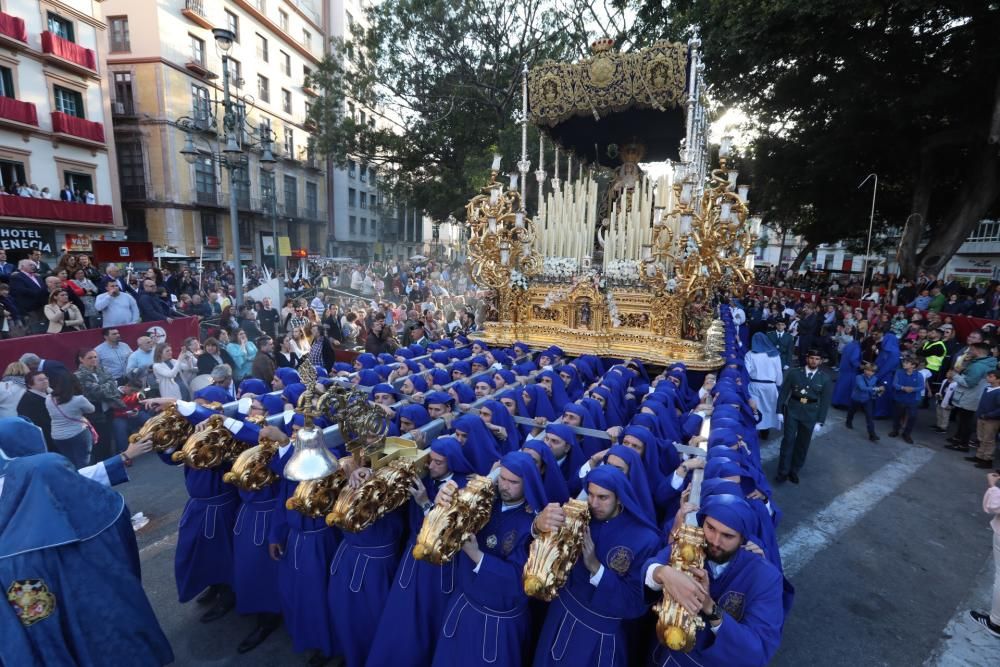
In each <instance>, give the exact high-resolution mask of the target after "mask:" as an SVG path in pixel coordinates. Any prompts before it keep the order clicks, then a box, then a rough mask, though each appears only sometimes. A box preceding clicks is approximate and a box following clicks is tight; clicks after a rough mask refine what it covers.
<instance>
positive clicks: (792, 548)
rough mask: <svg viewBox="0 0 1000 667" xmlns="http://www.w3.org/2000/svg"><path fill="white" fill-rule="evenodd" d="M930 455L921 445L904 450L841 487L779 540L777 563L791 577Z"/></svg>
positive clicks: (930, 452)
mask: <svg viewBox="0 0 1000 667" xmlns="http://www.w3.org/2000/svg"><path fill="white" fill-rule="evenodd" d="M933 457H934V452H933V451H932V450H930V449H924V448H923V447H915V448H912V449H907V450H904V451H903V453H902V454H900V455H899V456H898V457H897V458H896V459H895V460H894V461H892V462H891V463H888V464H886V465H884V466H882V467H881V468H879V469H878V470H876V471H875V472H873V473H872V474H871V475H869V476H868V477H867V478H865V479H864V480H863V481H861V482H859V483H858V484H855V485H854V486H853V487H851V488H850V489H848V490H847V491H844V492H843V493H841V494H840V495H839V496H837V497H836V498H834V499H833V500H832V501H830V503H829V504H828V505H827V506H826V507H824V508H823V509H822V510H820V511H819V512H818V513H816V515H815V516H813V517H812V519H810V520H809V521H807V522H804V523H801V524H799V525H798V526H797V527H796V528H795V530H793V531H792V532H790V533H789V534H788V535H786V536H785V539H783V540H781V545H780V549H781V563H782V565H783V566H784V569H785V576H786V577H789V578H792V577H794V576H795V575H796V574H798V573H799V571H801V570H802V568H803V567H805V566H806V564H808V563H809V561H810V560H812V558H813V556H815V555H816V554H817V553H819V552H820V551H821V550H822V549H823V548H825V547H826V546H827V545H828V544H829V543H830V542H832V541H833V540H834V539H836V537H837V536H838V535H840V534H842V533H843V532H844V531H846V530H848V529H849V528H851V527H852V526H853V525H854V524H855V523H857V522H858V521H859V520H860V519H861V518H862V517H863V516H864V515H865V514H867V513H868V512H869V511H870V510H871V509H872V508H873V507H875V506H876V505H877V504H878V503H879V502H881V501H882V499H883V498H885V497H886V496H888V495H889V494H891V493H892V492H894V491H895V490H896V489H897V488H899V486H900V485H901V484H902V483H903V482H905V481H906V480H907V479H909V478H910V477H911V476H912V475H913V474H914V473H915V472H917V471H918V470H919V469H920V468H921V467H922V466H923V465H924V464H925V463H927V462H928V461H930V460H931V458H933Z"/></svg>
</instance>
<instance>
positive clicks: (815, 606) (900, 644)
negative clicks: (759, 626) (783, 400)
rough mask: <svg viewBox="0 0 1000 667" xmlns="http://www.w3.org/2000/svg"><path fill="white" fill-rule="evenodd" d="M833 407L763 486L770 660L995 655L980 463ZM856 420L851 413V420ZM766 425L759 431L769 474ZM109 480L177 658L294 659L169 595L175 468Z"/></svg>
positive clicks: (921, 434) (282, 636)
mask: <svg viewBox="0 0 1000 667" xmlns="http://www.w3.org/2000/svg"><path fill="white" fill-rule="evenodd" d="M843 419H844V413H842V412H837V411H833V412H832V415H831V418H830V419H829V424H830V429H829V431H828V432H826V433H824V434H822V435H821V436H819V437H818V438H815V439H814V440H813V444H812V448H811V449H810V452H809V459H808V462H807V463H806V467H805V468H804V470H803V472H802V473H801V484H799V485H794V484H791V483H785V484H783V485H780V486H777V487H776V488H775V496H776V501H777V504H778V506H779V507H780V508H781V509H782V510H783V512H784V517H783V519H782V522H781V524H780V526H779V540H780V542H781V548H782V558H783V560H784V564H785V568H786V574H787V576H788V577H789V578H790V580H791V581H792V583H793V584H794V585H795V587H796V598H795V605H794V608H793V609H792V613H791V616H790V617H789V618H788V619H787V621H786V624H785V628H784V638H783V641H782V645H781V648H780V650H779V651H778V654H777V656H776V657H775V659H774V661H773V663H772V664H774V665H779V666H787V667H802V666H803V665H810V667H819V666H823V665H831V666H833V665H838V666H839V665H844V664H854V665H865V666H877V665H892V666H897V665H898V666H907V667H911V666H914V665H925V666H931V667H939V666H940V667H960V666H961V667H986V666H988V665H1000V639H996V638H993V637H991V636H989V635H987V634H986V633H985V632H984V631H982V630H981V629H979V628H978V627H977V626H975V625H974V624H972V623H971V621H970V620H969V618H968V614H967V611H968V609H969V608H970V606H976V607H978V608H981V609H982V608H986V607H987V606H988V604H989V595H990V587H991V585H992V575H993V563H992V550H991V533H990V528H989V525H988V517H987V516H986V515H984V514H983V513H982V509H981V499H982V494H983V491H984V490H985V472H986V471H983V470H980V469H977V468H975V467H973V466H972V465H971V464H970V463H968V462H966V461H965V460H964V456H963V455H962V454H959V453H956V452H952V451H949V450H946V449H943V447H942V444H943V440H942V438H941V437H940V436H938V435H937V434H935V433H933V432H932V431H930V430H929V429H928V428H926V426H929V425H930V424H931V423H932V415H931V413H930V411H929V410H927V411H921V415H920V421H921V426H919V427H918V429H917V431H916V432H915V434H914V437H915V440H916V443H915V444H914V445H907V444H906V443H904V442H903V441H902V440H898V439H890V438H888V436H887V433H888V431H889V430H890V429H889V426H890V425H889V423H888V422H885V421H881V422H878V429H879V432H880V434H881V436H882V440H881V441H880V442H878V443H871V442H869V441H868V440H867V437H866V435H865V433H864V430H863V419H862V420H858V421H857V422H856V424H855V427H856V428H855V430H853V431H850V430H847V429H846V428H845V427H844V426H843ZM858 425H860V426H861V428H860V429H858V428H857V427H858ZM778 444H779V437H778V436H777V435H775V434H774V433H772V438H771V439H770V440H769V441H768V442H767V443H765V445H764V447H763V449H762V452H763V457H764V459H765V461H766V462H767V463H766V464H765V468H766V470H767V471H768V474H769V475H770V476H772V477H773V472H774V461H775V458H776V456H777V449H778ZM132 480H133V481H132V482H130V483H128V484H126V485H123V486H120V487H118V488H119V489H120V490H121V491H122V493H123V494H124V495H125V498H126V500H127V501H128V504H129V507H130V509H131V510H132V512H138V511H142V512H143V513H145V514H146V516H148V517H149V518H150V519H151V521H150V523H149V525H148V526H146V527H145V528H143V529H142V530H140V531H139V533H138V539H139V547H140V552H141V558H142V566H143V581H144V584H145V588H146V591H147V593H148V595H149V597H150V599H151V601H152V603H153V607H154V609H155V610H156V613H157V616H158V617H159V620H160V624H161V625H162V626H163V629H164V631H165V632H166V634H167V636H168V637H169V639H170V641H171V643H172V645H173V649H174V653H175V655H176V657H177V662H176V664H177V665H241V666H260V667H264V666H268V665H294V664H304V662H305V656H300V655H296V654H295V653H294V652H293V651H292V649H291V643H290V640H289V638H288V635H287V634H286V633H285V631H284V630H283V629H281V630H278V631H277V632H275V633H274V634H273V635H272V636H271V637H270V638H269V639H268V640H267V641H266V642H264V643H263V644H262V645H261V646H259V647H258V648H257V649H256V650H254V651H253V652H251V653H249V654H247V655H243V656H240V655H237V653H236V650H235V649H236V645H237V644H238V643H239V642H240V640H241V639H242V638H243V637H244V636H245V635H246V634H248V633H249V632H250V630H251V629H252V628H253V625H254V621H253V619H252V618H241V617H239V616H238V615H236V613H235V612H232V613H230V614H229V615H227V616H226V617H224V618H222V619H220V620H218V621H215V622H214V623H211V624H203V623H200V622H199V621H198V616H199V615H200V614H201V613H202V611H203V608H200V607H199V606H198V605H196V604H195V603H194V602H190V603H188V604H185V605H180V604H178V603H177V597H176V589H175V586H174V574H173V558H174V545H175V541H176V528H177V522H178V519H179V517H180V514H181V511H182V509H183V506H184V502H185V500H186V493H185V491H184V485H183V479H182V472H181V470H179V469H176V468H171V467H169V466H166V465H164V464H163V463H161V462H160V461H159V460H158V459H156V458H155V457H154V456H147V457H144V458H143V459H142V460H140V461H138V462H137V463H136V465H135V467H134V468H133V470H132Z"/></svg>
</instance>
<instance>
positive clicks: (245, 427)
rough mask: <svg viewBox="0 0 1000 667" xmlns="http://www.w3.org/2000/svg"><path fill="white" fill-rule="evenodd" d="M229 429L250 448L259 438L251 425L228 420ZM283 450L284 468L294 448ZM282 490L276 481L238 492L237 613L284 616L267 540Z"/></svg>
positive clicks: (278, 455)
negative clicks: (256, 488)
mask: <svg viewBox="0 0 1000 667" xmlns="http://www.w3.org/2000/svg"><path fill="white" fill-rule="evenodd" d="M226 428H228V429H229V431H230V432H231V433H233V436H234V437H235V438H236V439H237V440H239V441H241V442H244V443H246V444H248V445H251V446H253V445H256V444H257V443H258V441H259V439H260V426H258V425H257V424H254V423H251V422H242V421H240V420H238V419H227V420H226ZM284 449H285V452H284V454H281V449H280V448H279V450H278V452H277V453H276V454H275V458H277V459H279V465H280V466H282V467H284V463H285V462H287V461H288V459H289V458H291V456H292V447H291V445H287V446H286V447H285V448H284ZM279 490H280V485H279V483H278V482H277V481H276V482H275V483H274V484H272V485H270V486H266V487H264V488H262V489H260V490H258V491H244V490H242V489H240V490H239V495H240V501H241V502H240V506H239V510H238V511H237V513H236V522H235V525H234V526H233V591H234V592H235V593H236V611H238V612H239V613H241V614H258V613H269V614H280V613H281V597H280V595H279V592H278V561H276V560H274V559H272V558H271V555H270V553H268V540H267V537H268V533H269V532H270V530H271V524H272V522H273V521H274V513H275V510H276V509H277V503H278V492H279ZM282 509H284V508H282Z"/></svg>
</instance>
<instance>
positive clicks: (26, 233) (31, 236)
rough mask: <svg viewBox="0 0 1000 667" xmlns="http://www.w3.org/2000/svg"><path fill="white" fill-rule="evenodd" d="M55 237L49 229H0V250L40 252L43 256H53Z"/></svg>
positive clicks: (53, 232)
mask: <svg viewBox="0 0 1000 667" xmlns="http://www.w3.org/2000/svg"><path fill="white" fill-rule="evenodd" d="M55 247H56V235H55V231H54V230H51V229H34V228H31V227H0V248H3V249H4V250H33V249H35V248H37V249H39V250H41V251H42V254H43V255H55V254H56V252H55Z"/></svg>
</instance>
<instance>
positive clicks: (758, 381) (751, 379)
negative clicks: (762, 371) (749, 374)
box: [750, 378, 774, 384]
mask: <svg viewBox="0 0 1000 667" xmlns="http://www.w3.org/2000/svg"><path fill="white" fill-rule="evenodd" d="M750 381H751V382H756V383H757V384H774V380H754V379H753V378H750Z"/></svg>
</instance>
